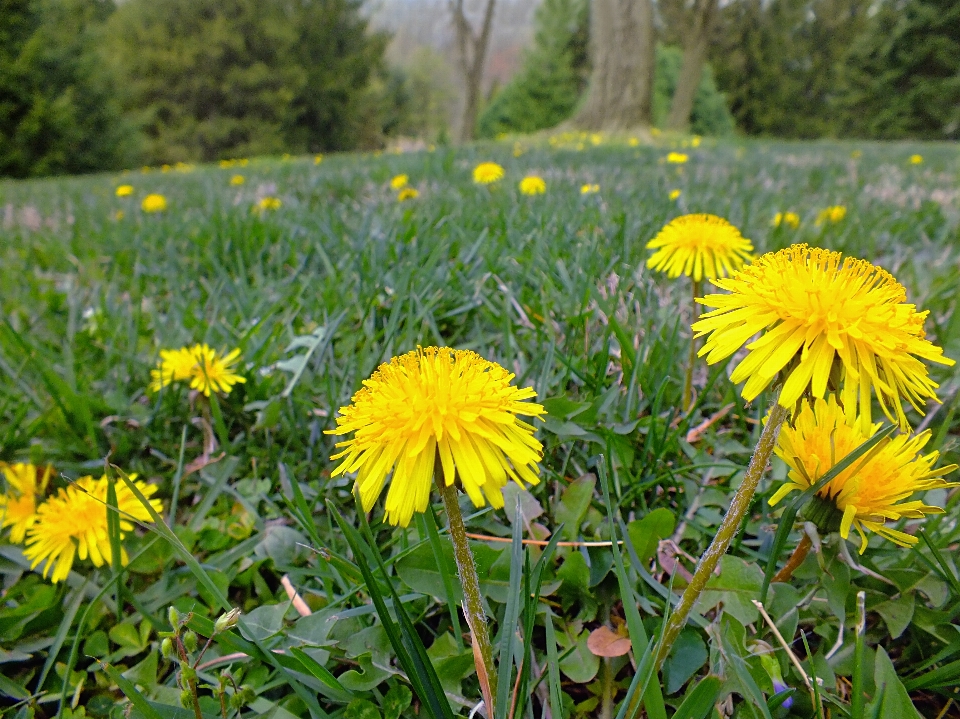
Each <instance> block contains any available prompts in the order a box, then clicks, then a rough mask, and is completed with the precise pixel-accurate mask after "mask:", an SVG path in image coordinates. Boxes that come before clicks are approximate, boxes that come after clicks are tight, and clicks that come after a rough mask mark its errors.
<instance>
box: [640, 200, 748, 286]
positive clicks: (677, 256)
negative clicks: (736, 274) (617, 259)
mask: <svg viewBox="0 0 960 719" xmlns="http://www.w3.org/2000/svg"><path fill="white" fill-rule="evenodd" d="M647 249H650V250H656V252H654V253H653V254H652V255H651V256H650V259H648V260H647V267H651V268H653V269H655V270H660V271H662V272H666V273H667V275H668V276H669V277H671V278H673V277H679V276H680V275H687V276H688V277H693V279H694V280H696V281H698V282H699V281H700V280H701V279H703V278H704V277H707V278H710V279H713V278H714V277H724V276H725V275H727V274H729V273H730V272H733V271H734V270H736V269H737V268H739V267H741V266H742V265H743V263H744V262H749V261H750V257H751V254H750V253H752V252H753V245H752V244H751V243H750V240H748V239H746V238H744V237H743V236H741V234H740V230H738V229H737V228H736V227H734V226H733V225H731V224H730V223H729V222H727V221H726V220H725V219H723V218H722V217H717V216H716V215H683V216H682V217H678V218H676V219H675V220H673V221H671V222H670V223H669V224H667V225H666V226H665V227H664V228H663V229H662V230H660V232H659V233H658V234H657V236H656V237H654V238H653V239H652V240H650V242H648V243H647Z"/></svg>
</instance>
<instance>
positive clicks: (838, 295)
mask: <svg viewBox="0 0 960 719" xmlns="http://www.w3.org/2000/svg"><path fill="white" fill-rule="evenodd" d="M713 284H714V285H716V286H717V287H719V288H720V289H723V290H727V291H728V292H729V293H730V294H723V295H707V296H706V297H704V298H702V299H698V300H697V301H698V302H700V303H701V304H704V305H706V306H708V307H714V308H716V309H714V310H713V311H711V312H707V313H706V314H704V315H703V316H702V317H701V319H700V321H699V322H696V323H695V324H694V325H693V329H694V331H695V332H696V333H697V337H702V336H703V335H706V334H709V335H710V338H709V339H708V340H707V342H706V343H705V344H704V346H703V348H702V349H701V350H700V353H699V354H700V356H703V355H707V363H708V364H714V363H716V362H719V361H721V360H723V359H726V358H727V357H729V356H730V355H732V354H733V353H734V352H736V351H737V350H738V349H740V347H741V346H743V344H744V343H745V342H747V341H748V340H749V339H750V338H751V337H753V336H754V335H756V334H758V333H760V332H763V335H762V336H761V337H760V338H759V339H757V340H755V341H753V342H751V343H750V344H748V345H747V349H748V350H750V353H749V354H748V355H747V356H746V357H745V358H744V359H743V360H742V361H741V362H740V364H738V365H737V367H736V369H734V371H733V374H732V375H731V377H730V379H731V380H732V381H733V382H734V383H735V384H736V383H739V382H743V381H746V384H745V385H744V387H743V397H744V399H746V400H752V399H754V398H755V397H756V396H757V395H758V394H760V392H761V391H763V389H764V388H765V387H767V386H768V385H769V384H770V383H771V382H772V381H773V378H774V377H775V376H776V375H777V374H778V373H780V372H781V371H784V372H786V374H787V376H786V380H785V382H784V384H783V388H782V389H781V390H780V400H779V401H780V404H781V405H782V406H783V407H787V408H792V407H793V406H794V405H795V404H796V402H797V400H798V399H800V397H801V395H803V393H804V392H806V391H807V389H808V388H809V389H810V391H811V392H812V395H813V397H823V396H824V393H825V392H826V391H827V385H828V382H829V383H830V384H831V385H832V386H833V388H834V389H837V387H836V384H837V383H838V382H842V384H843V394H842V396H841V401H842V403H843V406H844V408H845V409H846V411H847V413H848V417H847V418H848V419H850V417H851V415H852V414H853V413H855V412H856V411H857V403H858V401H859V412H860V414H861V417H862V421H863V423H864V427H869V426H870V422H871V419H870V397H871V393H872V392H873V391H874V390H875V391H876V393H877V397H878V399H879V400H880V406H881V407H882V408H883V412H884V414H886V416H887V417H889V418H890V420H891V421H896V422H898V423H899V425H900V427H901V428H902V429H907V428H908V427H909V424H908V422H907V418H906V416H905V415H904V412H903V407H902V406H901V402H900V398H901V396H902V397H905V398H906V399H907V401H908V402H909V403H910V404H911V405H913V407H914V408H915V409H916V410H917V411H918V412H921V414H922V409H921V405H922V404H923V403H924V402H925V401H926V400H927V399H933V400H935V401H936V399H937V398H936V392H935V390H936V389H937V386H938V385H937V384H936V383H935V382H933V380H931V379H930V377H929V376H928V374H927V368H926V366H925V365H924V364H923V363H922V362H921V361H920V360H922V359H924V360H927V361H929V362H937V363H939V364H943V365H947V366H950V365H953V364H954V362H953V360H951V359H948V358H946V357H944V356H943V350H942V349H940V348H939V347H937V346H935V345H934V344H932V343H931V342H930V341H929V340H927V339H926V335H925V334H924V331H923V322H924V319H926V316H927V313H926V312H917V308H916V306H915V305H911V304H907V303H906V299H907V295H906V291H905V290H904V288H903V286H902V285H901V284H899V283H898V282H897V281H896V280H895V279H894V278H893V276H892V275H891V274H890V273H889V272H887V271H886V270H884V269H881V268H880V267H876V266H874V265H872V264H870V263H869V262H867V261H865V260H858V259H854V258H852V257H847V258H842V259H841V254H840V253H839V252H830V251H828V250H821V249H818V248H812V247H808V246H807V245H803V244H801V245H793V246H792V247H788V248H787V249H785V250H780V251H779V252H771V253H768V254H765V255H763V256H762V257H760V258H759V259H757V260H755V261H754V262H753V263H752V264H750V265H747V266H746V267H744V268H743V269H742V270H740V271H738V272H737V273H736V274H734V275H733V276H732V277H729V278H726V279H717V280H714V281H713Z"/></svg>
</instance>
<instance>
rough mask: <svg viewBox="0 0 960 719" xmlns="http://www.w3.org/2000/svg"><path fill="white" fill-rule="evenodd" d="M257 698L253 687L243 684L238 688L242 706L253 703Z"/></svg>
mask: <svg viewBox="0 0 960 719" xmlns="http://www.w3.org/2000/svg"><path fill="white" fill-rule="evenodd" d="M256 698H257V692H256V691H254V689H253V687H252V686H250V685H249V684H244V685H243V686H242V687H240V699H241V700H242V701H243V703H244V704H250V703H251V702H253V701H255V700H256Z"/></svg>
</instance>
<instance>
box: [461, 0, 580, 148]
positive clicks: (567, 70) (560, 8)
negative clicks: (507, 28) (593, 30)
mask: <svg viewBox="0 0 960 719" xmlns="http://www.w3.org/2000/svg"><path fill="white" fill-rule="evenodd" d="M587 10H588V4H587V2H586V1H585V0H543V4H542V5H540V7H538V8H537V12H536V16H535V25H536V31H535V35H534V43H533V47H532V48H531V49H530V50H529V51H528V52H527V53H526V54H525V55H524V58H523V63H522V65H521V69H520V71H519V72H518V73H517V74H516V75H515V76H514V77H513V78H512V79H511V80H510V82H508V83H507V84H506V85H505V86H504V87H503V89H502V90H500V91H499V92H498V93H497V94H496V95H494V97H493V99H492V100H491V102H490V103H489V104H488V105H487V107H486V109H485V110H484V112H483V113H482V114H481V116H480V119H479V122H478V130H479V133H478V134H479V135H480V136H481V137H494V136H496V135H498V134H500V133H501V132H536V131H537V130H542V129H545V128H548V127H553V126H554V125H557V124H559V123H560V122H562V121H563V120H565V119H566V118H567V117H569V116H570V114H571V113H572V112H573V109H574V107H575V106H576V104H577V100H578V99H579V97H580V93H581V92H582V90H583V88H584V85H585V84H586V77H587V74H588V73H587V71H588V67H587V41H586V29H587V26H588V21H587Z"/></svg>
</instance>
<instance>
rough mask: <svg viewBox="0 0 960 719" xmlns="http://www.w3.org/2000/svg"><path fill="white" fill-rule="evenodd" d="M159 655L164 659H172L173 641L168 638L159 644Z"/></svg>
mask: <svg viewBox="0 0 960 719" xmlns="http://www.w3.org/2000/svg"><path fill="white" fill-rule="evenodd" d="M160 654H162V655H163V658H164V659H172V658H173V641H172V640H171V639H170V637H167V638H166V639H164V640H163V641H162V642H160Z"/></svg>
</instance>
